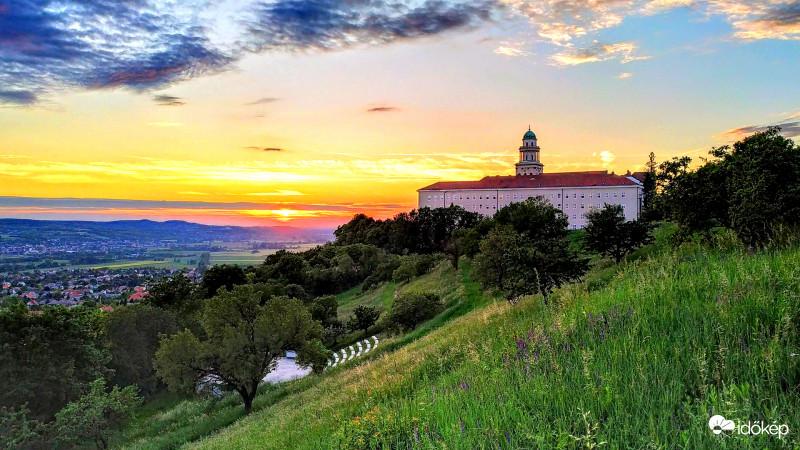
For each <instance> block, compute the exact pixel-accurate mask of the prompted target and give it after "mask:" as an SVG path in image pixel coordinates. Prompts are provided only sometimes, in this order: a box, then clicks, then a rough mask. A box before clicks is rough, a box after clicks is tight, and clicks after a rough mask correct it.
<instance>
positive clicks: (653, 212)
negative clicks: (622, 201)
mask: <svg viewBox="0 0 800 450" xmlns="http://www.w3.org/2000/svg"><path fill="white" fill-rule="evenodd" d="M645 167H646V168H647V171H646V172H645V173H644V180H643V181H642V217H644V218H645V219H646V220H656V219H658V216H659V215H658V210H657V209H656V205H655V199H656V195H658V191H657V187H658V185H657V183H658V180H657V174H656V168H657V167H658V163H657V162H656V154H655V153H653V152H650V155H649V157H648V161H647V164H645Z"/></svg>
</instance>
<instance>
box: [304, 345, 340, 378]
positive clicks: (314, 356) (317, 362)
mask: <svg viewBox="0 0 800 450" xmlns="http://www.w3.org/2000/svg"><path fill="white" fill-rule="evenodd" d="M331 358H333V352H332V351H330V350H328V349H327V348H325V345H323V344H322V342H320V340H319V339H313V340H311V341H310V342H309V343H308V344H306V346H305V351H304V352H302V353H300V354H298V355H297V359H296V360H295V361H296V362H297V365H298V366H300V367H304V368H305V367H310V368H311V371H312V372H314V373H315V374H317V375H319V374H321V373H322V371H323V370H325V366H327V365H328V361H329V360H330V359H331Z"/></svg>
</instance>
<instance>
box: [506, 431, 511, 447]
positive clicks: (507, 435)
mask: <svg viewBox="0 0 800 450" xmlns="http://www.w3.org/2000/svg"><path fill="white" fill-rule="evenodd" d="M506 443H507V444H508V445H511V434H509V432H508V431H506Z"/></svg>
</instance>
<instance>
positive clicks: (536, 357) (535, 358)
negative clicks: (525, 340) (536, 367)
mask: <svg viewBox="0 0 800 450" xmlns="http://www.w3.org/2000/svg"><path fill="white" fill-rule="evenodd" d="M533 360H534V361H538V360H539V352H538V351H535V352H533Z"/></svg>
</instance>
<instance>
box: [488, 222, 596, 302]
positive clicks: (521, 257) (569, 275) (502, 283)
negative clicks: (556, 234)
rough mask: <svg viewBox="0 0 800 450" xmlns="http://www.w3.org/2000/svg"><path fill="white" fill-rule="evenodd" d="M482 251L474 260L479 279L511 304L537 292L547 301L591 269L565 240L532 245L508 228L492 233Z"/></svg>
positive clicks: (539, 240)
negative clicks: (497, 290) (553, 293)
mask: <svg viewBox="0 0 800 450" xmlns="http://www.w3.org/2000/svg"><path fill="white" fill-rule="evenodd" d="M480 249H481V253H480V254H479V255H478V256H477V257H476V258H475V261H476V271H475V272H476V273H477V275H478V279H479V280H480V281H481V283H482V284H483V285H484V286H486V287H495V288H498V289H499V290H500V292H502V293H503V295H504V296H505V297H506V299H508V300H509V301H510V302H512V303H515V302H516V301H517V300H518V299H519V298H520V297H522V296H524V295H529V294H534V293H537V292H538V293H541V294H542V296H543V297H544V300H545V302H547V299H548V297H549V295H550V292H551V291H552V290H553V289H555V288H556V287H558V286H560V285H562V284H564V283H566V282H569V281H574V280H578V279H580V277H581V276H582V275H583V274H584V273H585V272H586V269H587V267H588V266H587V261H586V260H585V259H582V258H579V257H578V255H577V254H575V253H574V252H572V251H570V250H569V244H568V242H567V241H566V240H565V239H564V238H550V239H538V240H535V241H533V242H531V239H529V238H528V237H527V236H525V235H523V234H521V233H518V232H517V231H516V230H515V229H514V228H512V227H511V226H508V225H506V226H499V227H497V228H495V229H493V230H492V231H490V232H489V235H488V236H486V238H484V239H483V241H481V245H480Z"/></svg>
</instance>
